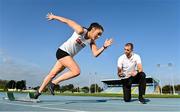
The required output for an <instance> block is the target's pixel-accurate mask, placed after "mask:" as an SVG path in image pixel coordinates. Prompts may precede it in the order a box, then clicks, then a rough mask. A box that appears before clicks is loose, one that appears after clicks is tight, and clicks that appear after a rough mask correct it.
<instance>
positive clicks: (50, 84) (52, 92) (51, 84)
mask: <svg viewBox="0 0 180 112" xmlns="http://www.w3.org/2000/svg"><path fill="white" fill-rule="evenodd" d="M54 86H55V84H54V83H52V82H50V83H49V86H48V88H49V91H50V93H51V94H52V95H54Z"/></svg>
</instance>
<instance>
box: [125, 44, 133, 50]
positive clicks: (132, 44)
mask: <svg viewBox="0 0 180 112" xmlns="http://www.w3.org/2000/svg"><path fill="white" fill-rule="evenodd" d="M125 46H131V50H133V48H134V45H133V44H132V43H127V44H125Z"/></svg>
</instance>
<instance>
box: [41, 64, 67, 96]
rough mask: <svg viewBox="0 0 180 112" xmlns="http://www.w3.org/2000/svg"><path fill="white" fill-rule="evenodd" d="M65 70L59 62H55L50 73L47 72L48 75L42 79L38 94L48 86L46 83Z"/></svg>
mask: <svg viewBox="0 0 180 112" xmlns="http://www.w3.org/2000/svg"><path fill="white" fill-rule="evenodd" d="M64 69H65V67H64V66H63V65H62V64H61V62H59V61H57V62H56V64H55V65H54V67H53V68H52V69H51V71H50V72H49V74H48V75H47V76H46V77H45V78H44V81H43V83H42V85H41V87H40V88H39V91H38V92H39V93H41V92H42V91H43V90H44V88H45V87H46V86H47V85H48V83H49V82H50V81H51V80H52V79H53V78H54V77H55V76H56V75H57V74H58V73H60V72H61V71H63V70H64Z"/></svg>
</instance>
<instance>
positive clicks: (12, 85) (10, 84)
mask: <svg viewBox="0 0 180 112" xmlns="http://www.w3.org/2000/svg"><path fill="white" fill-rule="evenodd" d="M7 88H9V89H15V88H16V81H14V80H10V81H9V82H8V84H7Z"/></svg>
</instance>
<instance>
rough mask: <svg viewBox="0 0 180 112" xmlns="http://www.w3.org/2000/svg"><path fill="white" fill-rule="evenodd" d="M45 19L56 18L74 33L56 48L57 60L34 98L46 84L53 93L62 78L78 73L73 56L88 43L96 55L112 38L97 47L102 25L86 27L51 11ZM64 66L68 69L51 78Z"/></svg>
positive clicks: (77, 74) (96, 55)
mask: <svg viewBox="0 0 180 112" xmlns="http://www.w3.org/2000/svg"><path fill="white" fill-rule="evenodd" d="M47 19H48V20H58V21H60V22H62V23H65V24H67V25H68V26H69V27H71V28H72V29H73V30H74V33H73V34H72V36H71V37H70V38H69V39H68V40H67V41H66V42H64V43H63V44H62V45H61V46H60V47H59V48H58V50H57V52H56V58H57V61H56V63H55V65H54V67H53V68H52V69H51V71H50V72H49V74H48V75H47V76H46V77H45V78H44V81H43V83H42V85H41V87H40V88H39V90H37V92H36V93H35V99H37V98H38V97H39V96H40V95H41V93H42V91H43V90H44V88H45V87H46V86H47V85H48V84H49V86H48V88H49V90H50V92H51V94H52V95H54V87H55V85H57V84H58V83H60V82H62V81H64V80H68V79H71V78H74V77H77V76H79V75H80V68H79V66H78V64H77V63H76V61H75V60H74V59H73V57H74V56H75V55H76V54H77V53H78V52H79V51H80V50H81V49H83V48H84V47H85V46H86V45H88V44H89V45H90V48H91V50H92V53H93V55H94V56H95V57H98V56H99V55H100V54H101V53H102V52H103V51H104V50H105V49H106V48H108V47H109V46H110V45H111V44H112V42H113V40H112V38H110V39H106V40H105V42H104V45H103V46H102V47H101V48H98V47H97V45H96V42H95V41H96V39H98V38H99V37H100V36H101V35H102V33H103V31H104V29H103V27H102V26H101V25H100V24H98V23H92V24H91V25H90V26H89V28H87V29H86V28H84V27H82V26H81V25H79V24H77V23H76V22H75V21H73V20H70V19H67V18H64V17H61V16H56V15H54V14H52V13H48V14H47ZM65 68H67V69H68V70H69V71H67V72H65V73H63V74H62V75H61V76H59V77H58V78H56V79H54V80H53V78H54V77H55V76H56V75H57V74H59V73H60V72H62V71H63V70H64V69H65Z"/></svg>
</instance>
